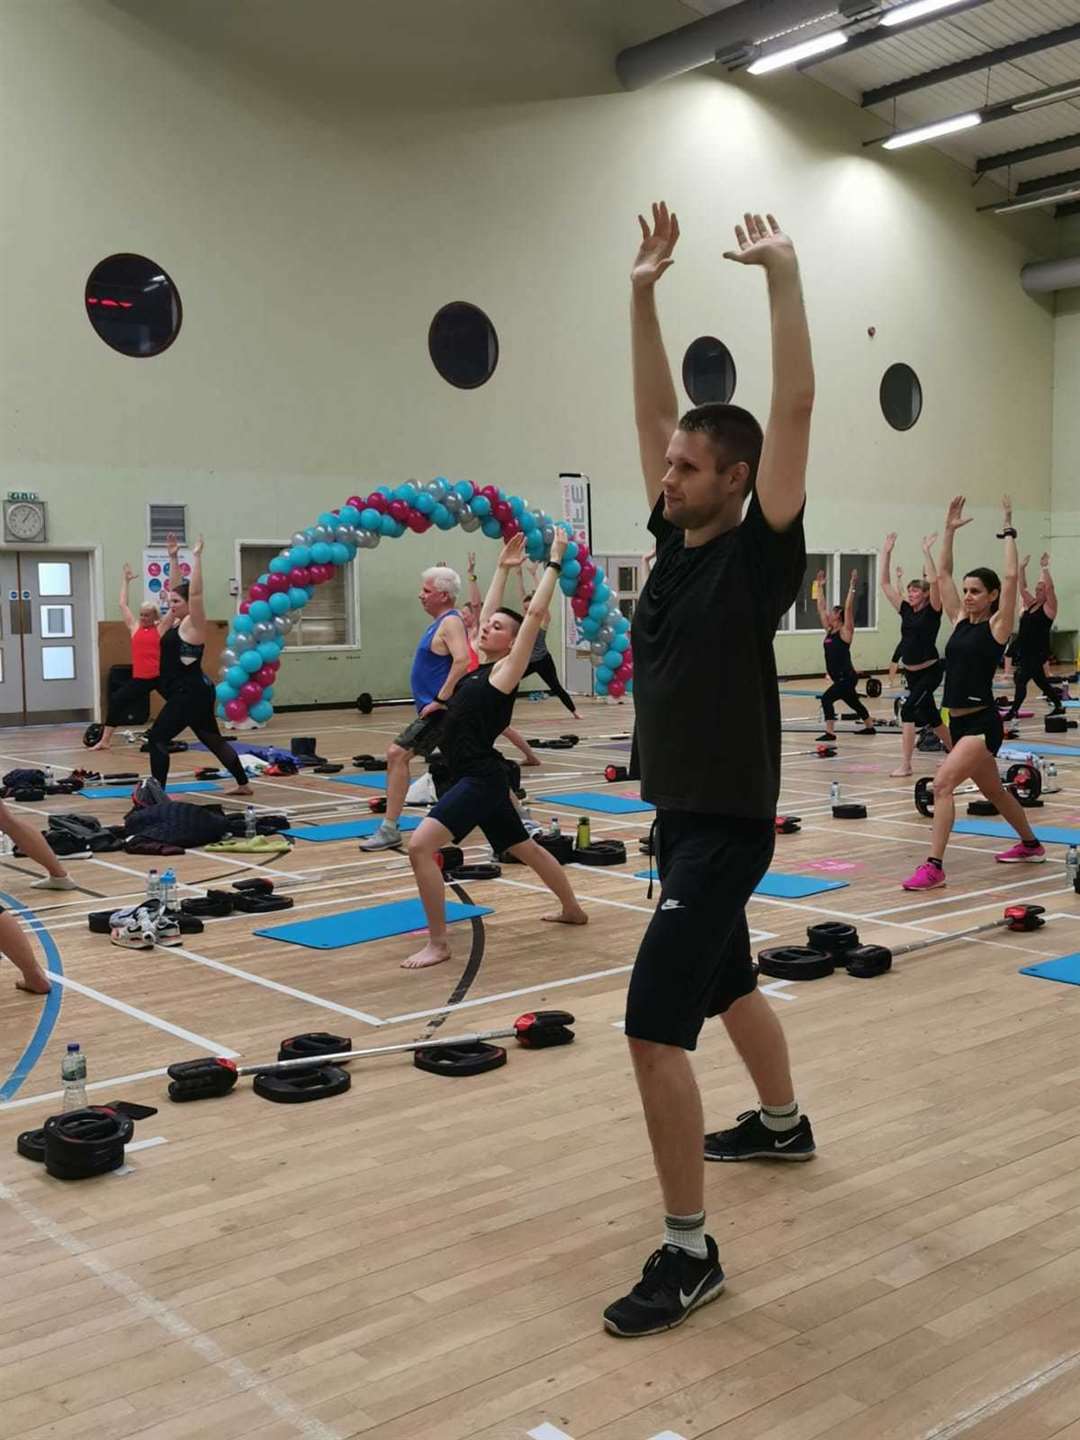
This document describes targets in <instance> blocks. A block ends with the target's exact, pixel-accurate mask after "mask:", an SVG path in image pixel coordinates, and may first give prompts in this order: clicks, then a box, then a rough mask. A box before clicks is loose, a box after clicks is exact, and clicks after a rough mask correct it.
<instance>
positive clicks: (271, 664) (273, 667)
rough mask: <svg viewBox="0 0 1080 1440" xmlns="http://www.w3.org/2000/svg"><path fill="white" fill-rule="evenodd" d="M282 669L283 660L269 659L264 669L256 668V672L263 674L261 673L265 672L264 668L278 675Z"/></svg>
mask: <svg viewBox="0 0 1080 1440" xmlns="http://www.w3.org/2000/svg"><path fill="white" fill-rule="evenodd" d="M280 669H281V661H280V660H267V662H266V664H265V665H264V666H263V667H262V670H256V672H255V673H256V675H261V674H262V673H263V670H269V671H270V674H271V676H273V675H276V674H277V672H278V671H279V670H280Z"/></svg>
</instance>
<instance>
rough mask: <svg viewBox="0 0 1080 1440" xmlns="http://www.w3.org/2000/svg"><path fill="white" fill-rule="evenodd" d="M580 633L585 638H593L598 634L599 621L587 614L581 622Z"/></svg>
mask: <svg viewBox="0 0 1080 1440" xmlns="http://www.w3.org/2000/svg"><path fill="white" fill-rule="evenodd" d="M581 633H582V635H584V636H585V638H586V640H595V639H596V637H597V635H599V634H600V621H599V620H594V619H593V618H592V616H591V615H587V616H586V617H585V619H584V620H582V622H581Z"/></svg>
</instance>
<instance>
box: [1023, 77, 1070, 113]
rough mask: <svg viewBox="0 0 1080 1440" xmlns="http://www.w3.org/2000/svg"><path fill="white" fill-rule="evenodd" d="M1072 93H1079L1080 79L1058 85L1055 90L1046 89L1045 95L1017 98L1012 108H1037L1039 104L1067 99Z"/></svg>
mask: <svg viewBox="0 0 1080 1440" xmlns="http://www.w3.org/2000/svg"><path fill="white" fill-rule="evenodd" d="M1074 95H1080V81H1074V82H1073V83H1072V84H1071V85H1060V86H1058V87H1057V89H1055V90H1048V91H1047V92H1046V94H1045V95H1033V96H1032V97H1031V99H1030V100H1018V101H1017V102H1016V104H1015V105H1014V106H1013V107H1012V108H1013V109H1014V110H1016V111H1018V112H1019V111H1021V110H1037V109H1038V108H1039V106H1040V105H1056V104H1057V102H1058V101H1059V100H1069V99H1071V98H1072V96H1074Z"/></svg>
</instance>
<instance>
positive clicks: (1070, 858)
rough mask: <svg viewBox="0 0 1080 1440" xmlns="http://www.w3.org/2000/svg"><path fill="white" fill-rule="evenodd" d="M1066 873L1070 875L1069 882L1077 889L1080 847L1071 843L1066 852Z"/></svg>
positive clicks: (1079, 871)
mask: <svg viewBox="0 0 1080 1440" xmlns="http://www.w3.org/2000/svg"><path fill="white" fill-rule="evenodd" d="M1065 874H1066V875H1067V876H1068V879H1069V884H1070V885H1071V886H1072V887H1073V889H1074V890H1075V889H1076V877H1077V875H1078V874H1080V849H1078V848H1077V847H1076V846H1075V845H1070V846H1069V848H1068V850H1067V851H1066V852H1065Z"/></svg>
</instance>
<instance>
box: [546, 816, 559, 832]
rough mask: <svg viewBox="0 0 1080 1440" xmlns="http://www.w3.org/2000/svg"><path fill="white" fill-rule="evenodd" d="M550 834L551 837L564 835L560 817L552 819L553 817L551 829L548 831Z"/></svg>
mask: <svg viewBox="0 0 1080 1440" xmlns="http://www.w3.org/2000/svg"><path fill="white" fill-rule="evenodd" d="M548 834H549V835H561V834H562V831H561V830H560V829H559V817H558V816H557V815H552V817H551V829H550V830H549V831H548Z"/></svg>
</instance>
